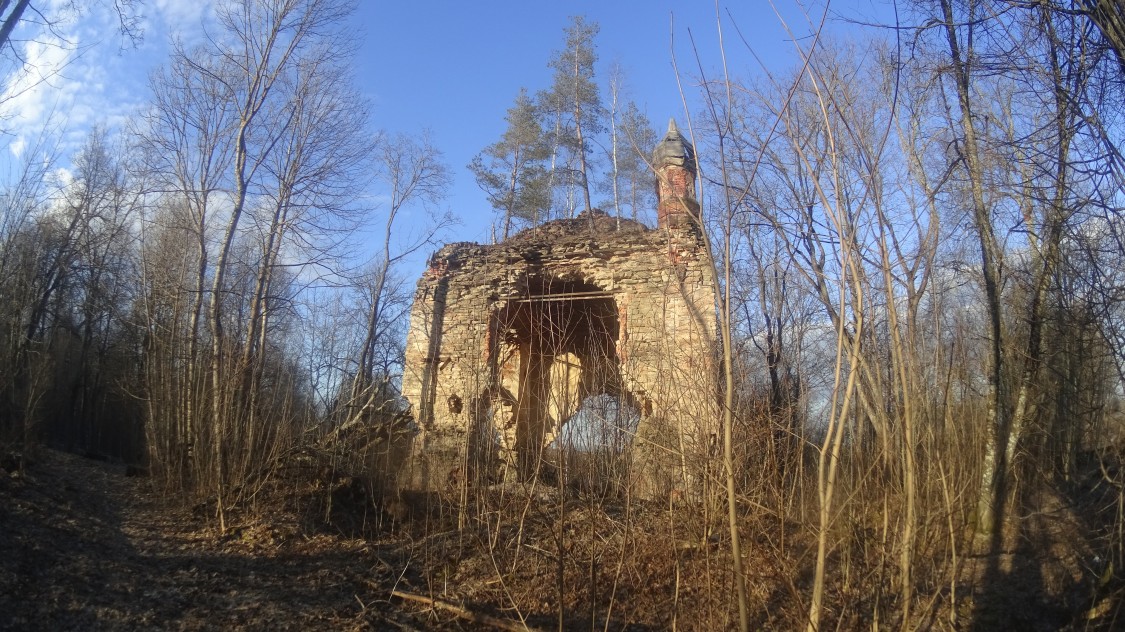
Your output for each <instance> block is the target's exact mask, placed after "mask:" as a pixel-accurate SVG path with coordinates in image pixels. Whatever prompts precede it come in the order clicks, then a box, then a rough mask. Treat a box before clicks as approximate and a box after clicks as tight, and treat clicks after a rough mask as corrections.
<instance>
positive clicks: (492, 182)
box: [469, 88, 551, 239]
mask: <svg viewBox="0 0 1125 632" xmlns="http://www.w3.org/2000/svg"><path fill="white" fill-rule="evenodd" d="M505 120H506V121H507V122H508V127H507V129H505V130H504V134H503V135H502V136H501V137H500V140H498V141H496V142H495V143H493V144H491V145H489V146H488V147H485V148H484V149H483V150H482V151H481V152H480V153H479V154H477V155H476V157H474V158H473V161H472V162H471V163H469V170H470V171H472V172H473V176H474V177H475V178H476V181H477V185H478V186H479V187H480V188H481V190H483V191H484V192H485V195H487V196H488V202H489V204H491V205H492V208H493V209H494V210H496V211H497V212H498V213H502V214H503V219H502V220H501V225H502V229H501V239H507V238H508V235H509V234H510V232H511V228H512V220H513V219H518V220H520V221H522V222H525V223H529V224H535V223H536V222H538V221H540V220H541V219H542V218H543V217H545V216H546V214H547V212H548V210H549V207H550V204H551V191H550V187H549V179H548V175H549V174H548V173H547V164H546V161H547V158H548V157H550V152H551V149H550V145H549V144H548V142H547V138H546V137H545V136H544V134H543V128H542V126H541V125H540V124H539V115H538V112H537V110H536V106H535V103H534V102H533V101H532V100H531V97H530V96H528V94H527V90H525V89H523V88H521V89H520V93H519V96H517V97H516V102H515V104H514V105H512V107H511V108H509V109H508V114H507V116H506V117H505Z"/></svg>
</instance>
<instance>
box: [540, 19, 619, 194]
mask: <svg viewBox="0 0 1125 632" xmlns="http://www.w3.org/2000/svg"><path fill="white" fill-rule="evenodd" d="M598 31H599V26H598V24H597V23H596V22H587V21H586V19H585V18H584V17H582V16H575V17H573V18H571V22H570V25H569V26H568V27H566V29H565V32H566V43H565V44H564V46H563V48H562V49H561V50H559V51H557V52H556V53H555V56H554V57H553V58H552V59H551V60H550V62H549V63H548V66H549V67H550V68H551V69H552V70H554V72H555V74H554V80H553V83H552V85H551V87H550V88H549V89H547V90H545V91H544V92H542V93H540V94H539V95H538V96H537V101H538V102H539V106H540V108H541V109H542V111H543V115H544V117H545V120H544V125H543V127H544V128H546V129H548V130H549V132H548V133H552V134H553V136H552V144H553V147H554V149H555V151H556V152H561V153H562V156H563V157H564V159H568V160H565V163H564V164H565V165H566V166H565V168H561V167H560V166H559V164H558V162H553V163H552V169H553V171H554V173H555V185H556V186H559V185H564V186H568V187H570V186H573V187H576V188H577V190H578V192H579V193H580V194H581V200H580V202H581V203H582V204H583V205H584V206H582V209H588V208H592V206H591V200H590V185H591V180H592V178H591V171H592V167H593V166H592V164H591V163H592V156H593V149H592V145H591V142H592V139H593V138H594V136H595V135H596V134H599V133H601V131H602V129H603V128H604V123H603V122H604V113H603V108H602V102H601V95H600V93H599V91H598V85H597V83H596V82H595V81H594V64H595V63H596V62H597V59H598V57H597V52H596V51H595V48H594V44H595V42H594V40H595V38H597V36H598ZM554 158H556V159H557V158H558V156H555V157H554ZM559 175H562V176H563V177H562V178H559V177H558V176H559ZM575 202H578V200H575ZM573 207H574V205H573V204H568V205H567V209H568V210H569V209H572V208H573Z"/></svg>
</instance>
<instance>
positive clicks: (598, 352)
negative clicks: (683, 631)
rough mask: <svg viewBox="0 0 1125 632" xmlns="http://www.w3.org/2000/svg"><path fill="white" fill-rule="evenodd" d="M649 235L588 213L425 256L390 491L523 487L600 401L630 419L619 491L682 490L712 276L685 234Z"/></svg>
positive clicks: (674, 227)
mask: <svg viewBox="0 0 1125 632" xmlns="http://www.w3.org/2000/svg"><path fill="white" fill-rule="evenodd" d="M682 196H683V193H682V192H681V197H682ZM690 202H692V203H694V200H690ZM665 206H667V205H665ZM681 208H682V209H683V210H684V211H685V212H686V211H696V212H697V209H698V206H694V207H689V206H687V205H681ZM663 211H664V208H663V207H662V212H663ZM673 214H674V213H673ZM664 215H665V216H667V215H668V213H667V212H664ZM681 219H682V218H681ZM689 219H690V218H689ZM661 223H662V224H663V225H662V227H659V228H656V229H650V228H647V227H645V226H644V225H642V224H640V223H637V222H632V221H628V220H623V219H618V218H613V217H609V216H607V215H605V214H604V213H601V212H600V211H596V210H595V211H588V212H586V213H583V214H581V215H579V216H578V217H577V218H574V219H569V220H559V221H554V222H550V223H547V224H544V225H542V226H539V227H536V228H533V229H530V230H526V231H524V232H522V233H519V234H517V235H516V236H514V237H513V238H511V239H509V240H507V241H506V242H504V243H500V244H496V245H478V244H472V243H455V244H450V245H448V246H445V247H444V248H442V249H441V250H440V251H438V252H437V253H436V254H435V255H434V256H433V257H432V258H431V260H430V263H429V267H428V269H427V270H426V271H425V273H424V274H423V275H422V278H421V280H419V282H418V288H417V291H416V293H415V296H414V307H413V311H412V314H411V320H410V330H409V334H408V338H407V348H406V365H405V373H404V376H403V394H404V395H405V397H406V398H407V400H409V401H410V403H411V404H412V406H413V411H414V414H415V420H416V422H417V425H418V428H419V434H418V435H417V436H416V437H415V439H414V446H413V448H412V454H411V458H410V460H409V463H408V466H407V471H404V472H403V473H402V474H403V477H402V479H401V481H400V482H401V483H402V484H404V485H405V486H408V487H411V488H415V489H426V490H443V489H446V488H447V487H448V486H449V485H450V484H451V483H452V482H455V481H458V480H460V477H462V476H467V477H472V478H475V479H476V480H477V482H482V483H483V482H494V481H498V480H526V479H528V478H531V477H534V476H535V474H536V467H537V459H538V456H539V454H541V452H542V450H543V448H544V446H546V445H547V444H549V443H550V441H551V440H552V439H553V438H554V437H555V436H556V434H557V433H558V432H559V429H560V427H561V426H562V425H563V424H565V423H566V422H567V420H568V419H570V418H571V416H573V415H574V413H575V411H576V410H577V409H578V407H579V405H580V404H581V402H582V401H583V399H584V398H585V397H587V396H589V395H595V394H599V393H606V394H609V395H612V396H615V397H618V398H619V399H620V401H623V402H626V403H628V404H630V405H632V406H633V407H635V409H636V410H637V411H639V412H640V417H641V418H640V422H639V425H638V427H637V429H636V437H635V438H634V440H633V443H632V473H631V479H630V480H631V483H632V485H633V486H634V492H635V493H637V494H639V495H641V496H645V497H659V496H661V495H663V494H667V493H668V492H670V491H671V490H672V489H676V488H683V487H690V486H693V485H695V484H696V482H697V480H698V478H699V476H700V475H701V474H702V469H704V468H706V466H707V463H708V462H709V458H710V453H711V450H712V447H713V442H714V441H715V436H716V433H717V432H718V427H717V419H718V415H717V398H716V392H717V390H716V383H717V375H718V371H717V365H716V317H715V308H714V305H715V294H714V292H715V283H714V278H713V274H714V273H713V268H712V266H711V265H710V261H709V257H708V254H707V251H706V246H705V243H704V241H703V238H702V235H701V233H700V228H699V226H698V222H694V221H665V219H664V217H662V219H661Z"/></svg>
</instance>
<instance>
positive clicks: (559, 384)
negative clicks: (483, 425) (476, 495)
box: [488, 276, 636, 481]
mask: <svg viewBox="0 0 1125 632" xmlns="http://www.w3.org/2000/svg"><path fill="white" fill-rule="evenodd" d="M620 328H621V325H620V322H619V318H618V311H617V304H616V301H615V300H614V297H613V295H612V294H611V293H610V292H607V291H605V290H604V289H602V288H600V287H598V286H596V285H594V284H591V283H586V282H584V281H580V280H567V279H560V278H558V277H551V276H539V277H533V278H529V279H528V280H527V284H526V291H525V292H523V293H521V294H520V295H518V296H514V297H511V298H508V299H507V300H506V301H505V302H504V304H503V305H502V306H501V307H500V308H499V309H497V310H496V311H495V312H494V313H493V315H492V318H491V321H490V341H491V344H490V349H489V355H490V361H491V363H492V366H493V367H495V371H496V375H495V379H494V380H493V386H492V387H491V389H490V391H491V392H490V394H489V396H488V399H489V400H490V403H489V412H490V414H489V415H488V417H489V418H490V422H491V425H493V427H495V428H496V433H495V435H494V436H495V437H496V441H495V444H494V445H493V446H492V447H491V449H492V450H494V451H495V452H496V453H498V455H499V462H500V463H499V465H500V467H501V468H502V469H504V471H505V472H504V474H502V476H503V478H505V479H507V480H524V481H526V480H531V479H534V478H536V477H539V476H541V475H543V474H544V473H546V472H547V470H556V468H555V467H554V466H551V465H550V464H546V463H545V461H544V453H545V450H546V449H547V447H548V446H549V445H551V444H552V443H554V442H556V439H557V438H558V437H559V433H560V431H562V429H563V428H564V427H567V426H569V425H574V426H575V428H576V429H577V428H582V427H583V424H582V423H578V424H573V422H572V424H568V423H567V422H568V421H572V420H583V419H586V420H593V419H597V418H598V417H599V410H598V409H599V406H600V407H601V411H600V414H601V417H605V414H604V413H605V411H606V410H608V408H607V406H608V404H606V403H605V401H603V400H600V399H593V400H591V398H594V397H596V396H605V397H609V398H611V399H612V400H613V401H615V402H619V403H620V402H625V403H627V406H621V405H620V404H618V405H617V409H620V410H622V411H625V410H626V409H629V408H631V409H635V406H633V405H632V402H631V398H630V396H629V395H628V394H627V393H625V392H623V387H622V378H621V368H620V361H619V359H618V357H617V351H616V349H617V341H618V338H619V336H620ZM619 417H620V416H619V415H617V414H616V413H615V414H614V415H613V418H614V423H617V422H618V421H619ZM628 425H629V424H623V425H621V427H623V428H626V427H628ZM635 425H636V424H635V423H634V424H633V429H634V430H635ZM576 431H577V430H576ZM599 431H605V428H604V424H602V425H599ZM607 437H608V435H607ZM591 439H592V437H591ZM617 439H618V441H617V443H618V444H620V443H621V442H622V441H624V440H625V437H624V435H620V436H617ZM622 449H623V448H622Z"/></svg>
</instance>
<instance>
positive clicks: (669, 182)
mask: <svg viewBox="0 0 1125 632" xmlns="http://www.w3.org/2000/svg"><path fill="white" fill-rule="evenodd" d="M656 194H657V199H658V200H660V202H659V204H658V205H657V207H656V222H657V226H659V227H660V228H666V227H668V226H682V225H684V224H685V223H687V222H688V221H691V220H695V219H698V218H699V204H698V203H697V202H696V201H695V175H694V174H693V173H692V172H691V171H689V170H688V169H687V168H685V167H681V166H678V165H666V166H665V167H663V168H661V169H660V172H659V174H658V177H657V184H656Z"/></svg>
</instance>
